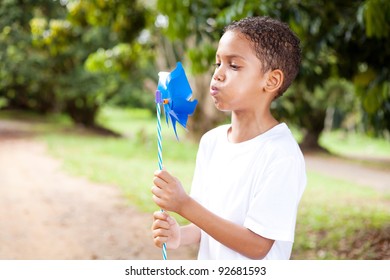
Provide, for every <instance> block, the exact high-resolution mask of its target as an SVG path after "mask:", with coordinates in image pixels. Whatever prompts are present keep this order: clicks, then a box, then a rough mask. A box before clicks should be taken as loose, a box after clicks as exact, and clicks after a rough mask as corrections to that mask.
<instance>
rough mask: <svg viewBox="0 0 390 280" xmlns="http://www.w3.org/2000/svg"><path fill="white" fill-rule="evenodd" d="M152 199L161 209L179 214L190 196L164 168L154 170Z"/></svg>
mask: <svg viewBox="0 0 390 280" xmlns="http://www.w3.org/2000/svg"><path fill="white" fill-rule="evenodd" d="M153 183H154V186H153V187H152V193H153V200H154V202H155V203H156V204H157V205H158V206H160V208H161V209H164V210H167V211H172V212H176V213H178V214H180V212H181V210H182V207H183V206H185V204H186V202H187V201H188V199H189V198H190V197H189V196H188V195H187V193H186V192H185V191H184V189H183V186H182V185H181V183H180V181H179V180H178V179H177V178H175V177H173V176H172V175H171V174H169V172H167V171H166V170H165V169H163V170H157V171H156V172H154V180H153Z"/></svg>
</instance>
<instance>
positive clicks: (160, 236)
mask: <svg viewBox="0 0 390 280" xmlns="http://www.w3.org/2000/svg"><path fill="white" fill-rule="evenodd" d="M153 218H154V222H153V224H152V232H153V241H154V245H156V246H157V247H160V248H161V247H162V245H163V244H164V243H166V245H167V248H168V249H176V248H178V247H179V245H180V239H181V236H180V227H179V225H178V223H177V222H176V220H175V218H173V217H171V216H169V214H168V213H167V212H161V211H157V212H154V214H153Z"/></svg>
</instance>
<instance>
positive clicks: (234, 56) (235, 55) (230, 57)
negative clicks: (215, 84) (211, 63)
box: [217, 54, 245, 60]
mask: <svg viewBox="0 0 390 280" xmlns="http://www.w3.org/2000/svg"><path fill="white" fill-rule="evenodd" d="M219 57H220V55H219V54H217V58H219ZM222 57H226V58H228V59H232V58H240V59H243V60H245V58H244V57H243V56H241V55H239V54H229V55H222Z"/></svg>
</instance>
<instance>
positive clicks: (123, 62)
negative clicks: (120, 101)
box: [0, 0, 146, 128]
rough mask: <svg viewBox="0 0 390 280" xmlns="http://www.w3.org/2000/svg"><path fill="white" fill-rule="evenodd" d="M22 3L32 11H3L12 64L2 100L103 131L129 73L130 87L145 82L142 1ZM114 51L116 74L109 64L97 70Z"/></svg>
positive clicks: (12, 4)
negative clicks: (100, 124) (101, 121)
mask: <svg viewBox="0 0 390 280" xmlns="http://www.w3.org/2000/svg"><path fill="white" fill-rule="evenodd" d="M23 2H25V3H26V4H27V7H26V6H22V3H21V2H20V1H17V0H9V1H6V2H2V4H1V5H0V13H1V16H2V21H1V23H2V25H1V26H2V30H3V33H2V34H3V37H1V39H3V40H1V39H0V44H3V45H4V46H5V49H6V51H4V52H2V51H0V56H1V57H5V63H4V64H3V67H2V68H0V69H1V71H0V75H1V76H0V77H1V78H4V79H2V83H1V84H0V92H1V94H2V95H4V96H6V98H7V99H8V103H9V105H10V106H13V107H18V108H25V109H32V110H35V111H39V112H48V111H61V112H65V113H66V114H68V115H69V116H70V117H71V118H72V119H73V120H74V121H75V122H76V123H80V124H83V125H85V126H88V127H95V128H96V125H95V116H96V114H97V112H98V110H99V108H100V107H101V106H102V105H103V104H104V103H106V102H107V101H109V100H110V99H112V98H113V97H114V96H116V93H117V92H120V90H121V87H123V86H126V85H128V82H127V81H125V78H123V77H122V76H123V75H124V73H125V72H126V74H127V77H126V78H127V79H128V80H133V81H137V78H139V77H138V73H139V72H140V71H139V68H138V67H137V66H140V65H141V64H139V63H138V60H139V57H138V56H137V55H139V52H136V50H137V49H139V48H140V47H139V46H138V47H137V44H138V43H137V38H138V36H139V34H140V32H141V30H142V29H143V28H144V26H145V24H146V10H145V9H144V8H143V6H141V5H139V4H137V1H130V3H129V1H115V0H109V1H95V0H85V1H75V0H62V1H51V0H46V1H44V0H41V1H23ZM26 8H27V11H29V12H28V13H24V9H26ZM3 15H4V16H5V17H4V19H3ZM9 30H11V31H12V32H11V31H9ZM10 34H11V35H12V36H11V35H10ZM20 37H22V38H23V40H19V39H20ZM123 46H126V47H123ZM110 50H114V52H113V51H111V54H114V56H115V61H116V64H115V65H116V66H117V68H116V69H115V70H114V71H106V70H107V69H109V68H111V67H110V65H109V64H108V63H109V62H112V61H109V60H107V61H106V62H107V64H106V65H105V66H106V67H105V69H98V68H97V67H96V63H95V64H94V62H93V60H94V59H95V58H96V57H99V54H101V53H102V52H103V53H105V54H109V53H110ZM118 52H119V54H118ZM87 61H88V67H86V66H85V64H86V63H87ZM119 66H120V69H119V68H118V67H119ZM121 75H122V76H121ZM138 80H139V79H138ZM134 84H136V83H134Z"/></svg>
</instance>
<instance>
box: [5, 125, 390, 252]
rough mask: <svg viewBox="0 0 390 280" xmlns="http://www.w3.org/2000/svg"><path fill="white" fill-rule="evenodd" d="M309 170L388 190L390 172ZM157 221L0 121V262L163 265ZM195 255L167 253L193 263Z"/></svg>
mask: <svg viewBox="0 0 390 280" xmlns="http://www.w3.org/2000/svg"><path fill="white" fill-rule="evenodd" d="M306 164H307V168H308V170H315V171H318V172H325V173H327V174H329V175H331V176H334V177H338V178H343V179H346V180H351V181H355V182H357V183H359V184H362V185H368V186H371V187H374V188H376V189H378V190H380V191H389V190H390V172H388V171H383V170H382V171H381V170H377V169H371V168H366V167H362V166H359V165H351V164H346V162H345V161H342V160H339V159H334V158H319V157H316V156H310V155H307V156H306ZM150 224H151V214H144V213H140V212H138V211H137V210H136V209H134V208H132V207H129V206H128V205H127V204H126V201H125V200H124V199H123V198H122V197H121V194H120V192H119V190H118V189H117V188H115V187H114V186H106V185H99V184H93V183H91V182H88V181H87V180H85V179H82V178H74V177H71V176H69V175H67V174H65V173H64V172H63V171H62V170H61V163H60V161H58V160H56V159H53V158H52V157H50V156H49V155H48V154H47V152H46V147H45V145H44V144H43V143H41V142H38V141H37V140H35V139H34V138H33V137H32V135H31V133H30V131H29V126H28V124H26V123H23V122H15V121H12V122H10V121H1V120H0V259H161V252H160V250H159V249H157V248H155V247H154V246H153V245H152V243H151V236H150V230H149V228H150ZM195 252H196V250H195V248H188V249H184V250H183V249H181V250H179V251H174V252H169V256H168V257H169V259H194V258H195V255H196V253H195Z"/></svg>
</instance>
